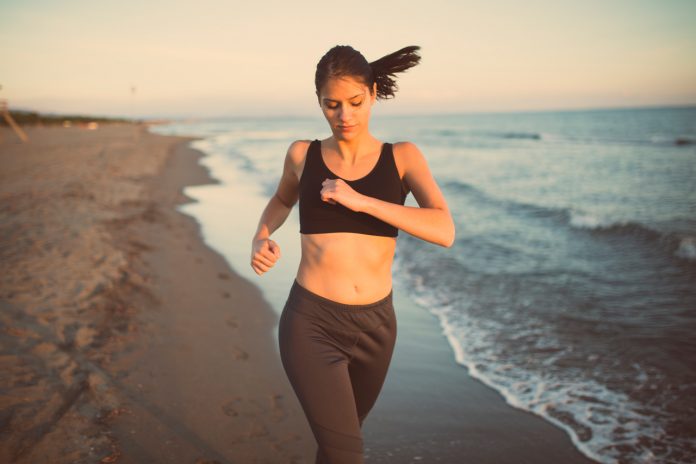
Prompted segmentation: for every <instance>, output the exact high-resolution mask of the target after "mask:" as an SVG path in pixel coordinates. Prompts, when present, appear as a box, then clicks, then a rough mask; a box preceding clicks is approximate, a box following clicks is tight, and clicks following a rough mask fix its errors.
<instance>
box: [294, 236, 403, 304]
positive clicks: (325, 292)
mask: <svg viewBox="0 0 696 464" xmlns="http://www.w3.org/2000/svg"><path fill="white" fill-rule="evenodd" d="M300 237H301V242H302V258H301V259H300V266H299V269H298V270H297V277H296V279H297V283H299V284H300V285H302V286H303V287H305V288H306V289H307V290H309V291H311V292H314V293H316V294H318V295H321V296H323V297H325V298H328V299H330V300H333V301H337V302H339V303H344V304H368V303H373V302H375V301H378V300H380V299H382V298H384V297H385V296H387V295H388V294H389V291H390V290H391V288H392V274H391V266H392V262H393V260H394V250H395V248H396V237H383V236H378V235H365V234H355V233H350V232H332V233H325V234H300Z"/></svg>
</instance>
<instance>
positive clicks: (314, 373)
mask: <svg viewBox="0 0 696 464" xmlns="http://www.w3.org/2000/svg"><path fill="white" fill-rule="evenodd" d="M418 50H419V47H416V46H410V47H405V48H403V49H401V50H399V51H396V52H394V53H391V54H389V55H386V56H384V57H382V58H380V59H378V60H376V61H374V62H372V63H369V62H368V61H367V60H366V59H365V57H364V56H363V55H362V54H361V53H360V52H358V51H356V50H355V49H353V48H352V47H350V46H336V47H333V48H332V49H330V50H329V51H328V52H327V53H326V54H325V55H324V56H323V57H322V58H321V60H320V61H319V63H318V64H317V68H316V74H315V87H316V95H317V99H318V103H319V106H320V107H321V110H322V112H323V114H324V117H325V118H326V121H327V122H328V124H329V128H330V129H331V136H330V137H328V138H326V139H324V140H318V139H317V140H297V141H295V142H293V143H292V144H291V145H290V147H289V148H288V151H287V154H286V156H285V161H284V167H283V173H282V176H281V179H280V182H279V184H278V188H277V191H276V193H275V195H273V197H272V198H271V199H270V201H269V202H268V205H267V206H266V208H265V209H264V211H263V213H262V215H261V219H260V221H259V226H258V229H257V231H256V234H255V235H254V238H253V242H252V253H251V266H252V267H253V269H254V271H255V272H256V273H257V274H259V275H261V274H263V273H265V272H267V271H268V270H269V269H270V268H271V267H273V265H274V264H275V262H276V261H277V260H278V259H279V258H280V257H281V252H280V247H279V246H278V244H277V243H276V242H275V241H273V240H272V239H271V238H270V236H271V234H272V233H273V232H274V231H275V230H277V229H278V228H279V227H280V226H281V225H282V224H283V223H284V222H285V220H286V218H287V216H288V214H289V213H290V211H291V209H292V207H293V206H294V205H295V203H296V202H298V200H299V209H300V211H299V213H300V234H301V244H302V257H301V260H300V265H299V268H298V270H297V275H296V276H295V280H294V281H293V284H292V287H291V289H290V294H289V296H288V299H287V301H286V303H285V307H284V308H283V311H282V314H281V317H280V321H279V327H278V331H279V332H278V342H279V349H280V356H281V361H282V363H283V367H284V369H285V372H286V374H287V376H288V380H289V381H290V383H291V385H292V387H293V389H294V391H295V393H296V395H297V397H298V400H299V402H300V404H301V406H302V408H303V410H304V413H305V415H306V417H307V420H308V422H309V425H310V427H311V430H312V432H313V434H314V437H315V438H316V440H317V444H318V450H317V455H316V463H323V464H329V463H330V464H338V463H341V464H343V463H346V464H348V463H350V464H357V463H362V462H364V461H363V440H362V433H361V426H362V423H363V421H364V420H365V418H366V417H367V414H368V412H369V411H370V410H371V409H372V406H373V405H374V404H375V401H376V400H377V396H378V395H379V392H380V390H381V388H382V385H383V383H384V380H385V377H386V374H387V370H388V368H389V364H390V361H391V357H392V352H393V349H394V343H395V340H396V317H395V313H394V306H393V303H392V274H391V266H392V262H393V258H394V251H395V247H396V238H397V236H398V231H399V230H403V231H404V232H407V233H409V234H410V235H413V236H414V237H418V238H420V239H422V240H425V241H428V242H431V243H434V244H437V245H441V246H443V247H450V246H451V245H452V243H453V242H454V235H455V229H454V222H453V221H452V216H451V214H450V212H449V208H448V207H447V203H446V202H445V198H444V196H443V195H442V192H441V191H440V189H439V187H438V185H437V183H436V182H435V180H434V179H433V176H432V174H431V172H430V169H429V167H428V164H427V162H426V159H425V157H424V156H423V154H422V153H421V152H420V150H419V149H418V147H416V145H414V144H413V143H410V142H398V143H393V144H392V143H387V142H382V141H380V140H377V139H376V138H375V137H374V136H373V135H372V134H371V133H370V128H369V123H370V111H371V108H372V105H373V104H374V103H375V100H376V99H386V98H390V97H393V96H394V92H395V91H396V90H397V86H396V82H395V81H394V79H393V77H394V76H395V74H396V73H400V72H403V71H405V70H407V69H409V68H411V67H413V66H415V65H416V64H418V62H419V61H420V56H419V55H418V54H417V52H418ZM408 193H412V194H413V196H414V198H415V199H416V201H417V202H418V205H419V206H418V207H411V206H405V205H404V202H405V199H406V196H407V195H408Z"/></svg>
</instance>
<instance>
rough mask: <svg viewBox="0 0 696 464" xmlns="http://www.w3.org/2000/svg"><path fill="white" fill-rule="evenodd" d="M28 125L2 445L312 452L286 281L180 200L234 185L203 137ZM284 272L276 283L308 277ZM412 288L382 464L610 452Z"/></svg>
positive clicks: (15, 196) (403, 308)
mask: <svg viewBox="0 0 696 464" xmlns="http://www.w3.org/2000/svg"><path fill="white" fill-rule="evenodd" d="M27 133H28V135H29V137H30V139H31V142H30V144H27V145H24V146H22V145H19V144H18V143H14V142H13V141H12V138H11V134H9V133H3V134H2V135H4V137H3V138H2V139H1V140H0V149H2V154H0V157H1V158H0V159H1V160H2V161H7V162H8V163H9V162H10V161H11V162H12V163H14V164H8V163H5V164H4V165H5V166H9V168H8V169H7V170H6V171H5V173H3V175H2V178H1V179H2V180H3V181H4V182H3V184H4V186H3V187H2V188H0V206H1V207H2V209H0V213H1V214H2V216H0V217H2V219H3V222H2V225H3V232H8V231H11V232H12V234H10V233H7V235H5V237H7V238H6V240H8V243H5V244H4V245H5V246H4V247H2V250H3V251H2V253H3V254H2V255H0V256H1V257H3V258H10V259H9V260H8V259H5V260H4V263H5V264H4V265H0V266H5V267H4V268H2V269H0V270H2V271H5V278H4V280H2V286H3V288H2V293H0V304H1V305H2V308H3V311H2V314H3V315H4V316H3V319H2V323H3V326H4V328H5V331H4V332H3V334H2V335H0V342H1V343H2V346H3V348H4V352H5V353H16V354H14V355H6V356H4V357H3V358H2V360H3V364H2V368H3V369H4V371H5V372H10V373H11V375H10V376H7V377H8V378H7V379H6V381H5V382H3V385H2V388H3V391H5V392H6V393H5V395H3V397H4V400H3V404H2V408H1V409H2V416H1V417H0V419H2V423H3V430H4V431H5V432H6V433H5V438H3V440H2V442H1V447H0V458H5V459H4V460H7V461H8V462H18V463H24V462H37V463H41V462H51V463H58V462H119V463H130V462H133V463H139V462H167V463H170V462H171V463H175V462H181V463H191V462H197V463H198V464H203V463H213V462H220V463H223V462H237V461H238V460H243V461H242V462H259V463H261V462H292V463H296V464H299V463H311V462H313V459H314V452H315V449H316V446H315V444H314V439H313V437H312V436H311V431H310V429H309V426H308V424H307V422H306V419H305V417H304V415H303V412H302V410H301V408H300V407H299V404H298V402H297V399H296V397H295V396H294V393H293V392H292V390H291V387H290V385H289V383H288V381H287V378H286V377H285V374H284V372H283V370H282V366H281V364H280V360H279V358H278V357H277V354H276V353H277V349H276V347H275V344H274V340H275V337H274V334H275V331H276V330H277V322H278V313H277V310H278V308H277V304H278V303H277V301H276V302H275V303H271V304H275V305H276V307H275V309H274V308H273V307H272V306H271V304H269V302H268V298H267V295H266V293H265V292H264V289H263V287H264V286H268V285H269V284H271V282H272V281H259V282H258V283H253V282H251V281H249V280H248V279H246V278H245V277H244V276H242V275H240V274H238V273H236V272H235V271H234V270H233V269H232V266H231V265H230V264H229V263H228V260H229V258H225V256H223V255H222V254H220V253H218V252H217V251H215V250H214V249H213V247H212V246H210V245H208V244H207V243H206V241H205V239H204V237H203V233H202V225H201V224H200V223H199V222H198V220H196V219H194V217H192V216H190V215H189V214H187V213H183V212H181V211H178V210H177V207H178V206H180V205H184V204H187V203H191V202H195V200H194V199H193V198H191V197H190V196H187V195H185V194H184V193H183V189H184V188H185V187H193V186H208V185H213V184H216V183H219V182H218V181H216V180H215V179H214V178H213V177H211V172H210V171H209V169H208V168H206V167H204V166H202V165H201V164H200V163H199V160H200V159H201V158H203V157H205V156H208V155H206V154H205V153H203V152H201V151H199V150H196V149H193V148H191V147H190V143H191V141H193V140H196V139H197V138H196V137H182V136H164V135H157V134H153V133H150V132H148V131H146V130H145V128H144V127H142V126H140V127H134V126H128V125H126V126H111V127H109V126H102V127H100V129H99V130H97V131H89V132H88V131H82V130H80V129H77V128H71V129H65V128H55V129H53V128H43V129H33V128H29V129H28V131H27ZM12 156H14V157H15V158H14V159H11V158H10V157H12ZM19 156H22V157H24V158H18V157H19ZM27 157H28V158H27ZM15 164H16V165H15ZM75 179H79V180H80V181H79V182H77V181H76V180H75ZM56 194H58V195H56ZM56 198H57V199H56ZM56 213H60V214H56ZM254 214H256V212H254ZM254 220H258V217H256V219H254ZM286 228H287V226H286ZM292 232H294V231H292ZM10 244H12V245H13V246H10ZM286 257H287V254H286ZM10 266H12V267H10ZM68 271H69V272H68ZM284 272H285V274H279V275H278V276H276V278H275V280H276V281H282V280H283V279H285V280H288V281H291V279H292V275H289V276H288V275H286V274H287V272H288V271H284ZM8 276H9V277H8ZM36 288H39V289H40V291H38V292H34V293H32V291H34V290H35V289H36ZM288 289H289V287H288ZM397 290H398V291H397V292H395V307H396V310H397V316H398V318H399V319H398V321H399V322H398V324H399V326H398V331H397V337H398V338H397V344H396V347H395V353H394V358H393V361H392V366H391V367H390V371H389V373H388V376H387V379H386V381H385V385H384V387H383V391H382V393H381V394H380V398H379V399H378V401H377V403H376V405H375V408H374V409H373V411H372V412H371V413H370V416H369V417H368V418H367V420H366V422H365V425H364V428H363V430H364V439H365V447H366V459H367V460H368V462H372V463H381V462H384V463H404V462H461V461H462V460H463V459H466V460H468V461H470V462H479V463H496V464H498V463H511V464H512V463H519V462H529V463H535V464H536V463H549V464H551V463H556V462H564V463H578V464H579V463H591V462H594V461H591V460H588V459H587V458H585V457H584V456H582V455H581V453H580V452H579V451H578V450H577V449H576V448H575V447H574V446H573V445H572V443H571V441H570V438H569V437H568V436H567V434H566V433H565V432H564V431H562V430H561V429H559V428H557V427H555V426H553V425H552V424H550V423H548V422H546V421H545V420H543V419H542V418H540V417H538V416H536V415H534V414H532V413H528V412H525V411H521V410H517V409H514V408H513V407H511V406H509V405H508V404H507V403H505V401H504V399H503V398H502V397H501V395H500V394H498V393H497V392H496V391H495V390H493V389H491V388H490V387H488V386H485V385H484V384H483V383H482V382H480V381H478V380H476V379H474V378H473V377H471V376H470V375H469V374H468V372H467V371H466V370H465V369H463V366H460V365H458V364H456V362H455V360H454V356H453V353H452V349H451V347H450V345H449V344H448V342H447V340H446V338H445V337H444V336H443V335H442V333H441V330H440V327H439V323H438V321H437V318H436V317H435V316H433V315H429V314H428V313H427V312H426V311H424V310H423V309H421V308H419V307H417V306H416V305H415V304H414V303H413V302H412V301H411V300H410V299H409V298H408V296H407V293H406V289H405V288H400V287H399V286H398V285H397ZM276 299H277V298H276ZM75 301H78V302H79V304H77V307H75V306H76V305H75V303H74V302H75ZM429 324H432V325H429ZM261 334H263V335H261ZM27 366H29V367H27ZM10 377H11V378H10ZM18 398H23V400H22V401H20V400H19V399H18ZM46 398H48V399H46ZM27 399H29V400H31V401H28V400H27ZM7 458H10V459H7ZM80 460H82V461H80Z"/></svg>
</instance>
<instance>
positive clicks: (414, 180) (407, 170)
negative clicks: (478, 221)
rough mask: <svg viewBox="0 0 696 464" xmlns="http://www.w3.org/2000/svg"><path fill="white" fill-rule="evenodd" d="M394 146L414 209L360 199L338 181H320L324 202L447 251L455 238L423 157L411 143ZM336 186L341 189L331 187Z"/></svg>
mask: <svg viewBox="0 0 696 464" xmlns="http://www.w3.org/2000/svg"><path fill="white" fill-rule="evenodd" d="M396 145H398V150H399V153H400V161H402V162H403V163H404V180H405V181H406V183H407V184H408V186H409V187H410V188H411V192H412V193H413V196H414V198H415V199H416V201H417V202H418V205H419V207H418V208H416V207H413V206H405V205H399V204H396V203H390V202H388V201H383V200H380V199H377V198H373V197H369V196H366V195H362V194H360V193H358V192H355V191H354V190H353V189H352V188H351V187H350V186H348V184H346V183H345V182H343V181H342V180H340V179H339V180H328V179H327V180H326V181H324V182H325V189H324V190H322V193H323V198H324V200H325V201H327V200H328V199H331V200H335V201H338V202H339V203H342V204H344V205H345V206H346V207H348V208H350V209H352V210H353V211H361V212H363V213H367V214H369V215H371V216H374V217H376V218H378V219H381V220H382V221H384V222H386V223H388V224H391V225H392V226H394V227H397V228H399V229H401V230H403V231H404V232H407V233H409V234H411V235H413V236H414V237H418V238H420V239H423V240H425V241H428V242H431V243H435V244H437V245H441V246H443V247H448V248H449V247H451V246H452V244H453V243H454V235H455V229H454V221H453V220H452V215H451V214H450V211H449V208H448V207H447V202H446V201H445V197H444V195H443V194H442V192H441V191H440V188H439V187H438V185H437V183H436V182H435V179H433V176H432V174H431V172H430V168H429V167H428V163H427V161H426V160H425V157H424V156H423V154H422V153H421V152H420V150H419V149H418V147H416V145H415V144H413V143H411V142H400V143H398V144H394V146H395V147H396ZM336 182H338V184H341V185H335V184H336Z"/></svg>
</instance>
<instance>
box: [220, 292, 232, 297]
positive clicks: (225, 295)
mask: <svg viewBox="0 0 696 464" xmlns="http://www.w3.org/2000/svg"><path fill="white" fill-rule="evenodd" d="M231 296H232V295H230V292H222V297H223V298H229V297H231Z"/></svg>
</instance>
